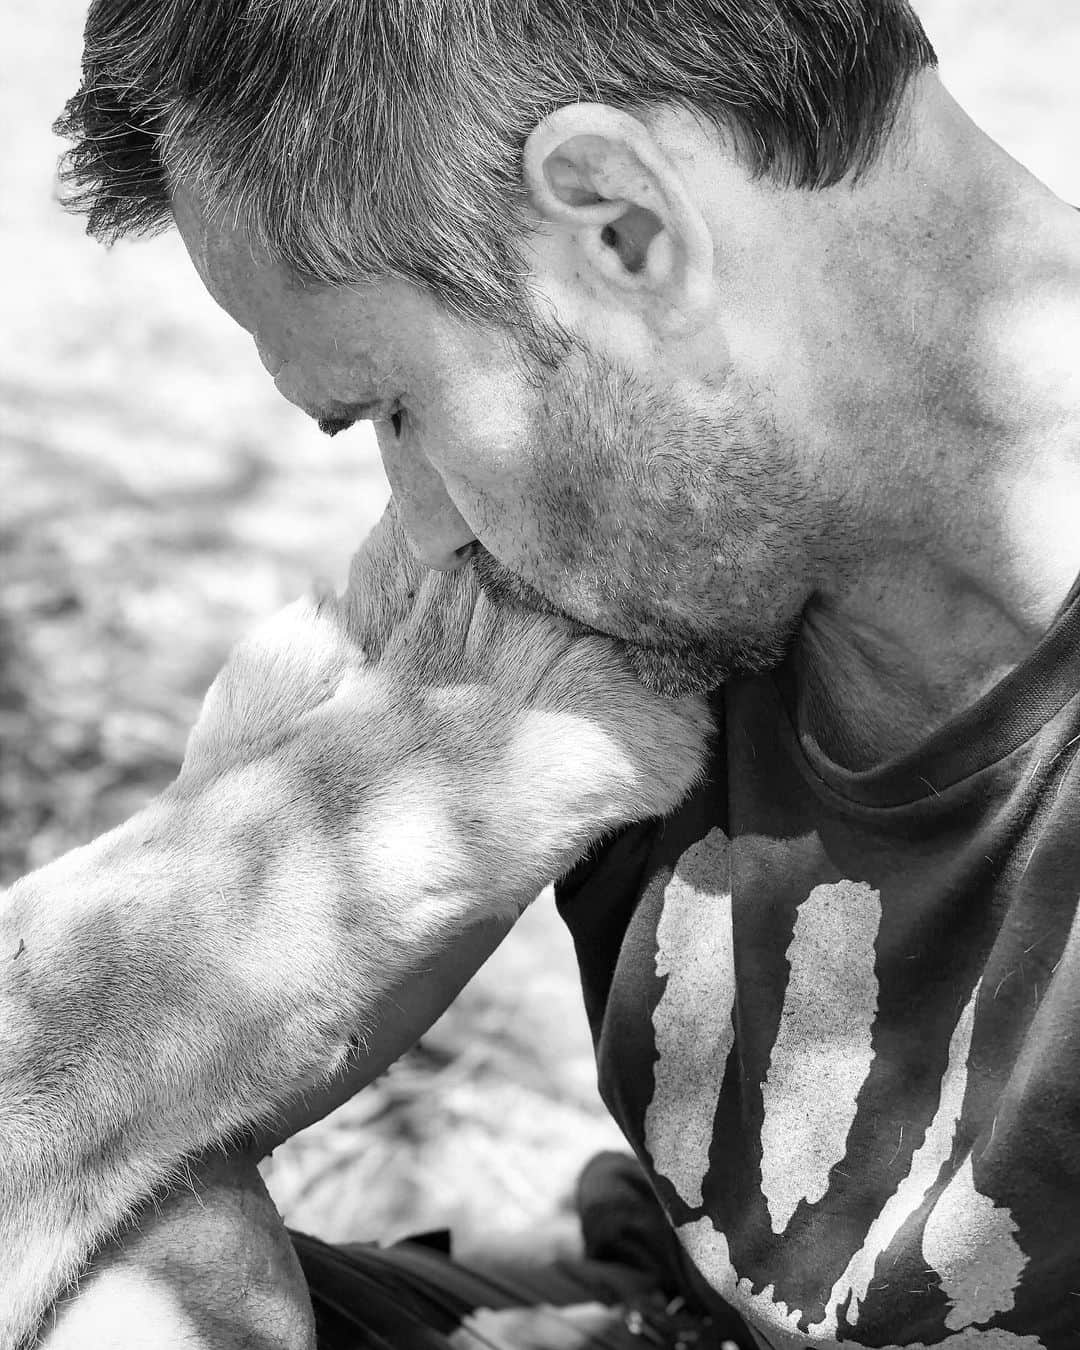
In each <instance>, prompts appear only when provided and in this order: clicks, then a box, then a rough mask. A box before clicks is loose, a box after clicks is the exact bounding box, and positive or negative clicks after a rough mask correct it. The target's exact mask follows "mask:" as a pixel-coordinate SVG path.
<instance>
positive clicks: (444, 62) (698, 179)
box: [60, 0, 933, 691]
mask: <svg viewBox="0 0 1080 1350" xmlns="http://www.w3.org/2000/svg"><path fill="white" fill-rule="evenodd" d="M932 64H933V53H932V51H931V49H930V47H929V44H928V43H927V41H926V39H925V37H924V35H923V33H922V30H921V28H920V27H919V25H918V22H917V21H916V20H915V18H914V16H913V15H912V13H911V11H910V10H909V8H908V7H907V5H906V4H904V3H902V0H895V2H893V0H742V2H740V3H735V0H714V3H711V4H683V3H678V2H677V0H673V3H671V4H670V5H654V4H648V5H646V4H638V3H630V4H626V3H600V2H598V3H585V4H582V3H580V0H573V3H570V2H569V0H567V2H566V3H551V4H533V3H519V2H518V0H514V2H513V3H509V2H508V3H498V2H497V0H488V2H487V3H476V2H475V0H457V2H456V3H454V4H451V5H446V4H439V5H435V4H433V3H430V0H428V2H427V3H425V2H424V0H411V2H410V0H377V2H376V0H316V2H315V3H311V2H310V0H304V3H300V0H281V3H274V4H270V3H263V2H262V0H223V2H222V3H219V4H215V5H212V6H208V5H201V4H197V3H194V0H190V2H189V0H176V3H173V4H170V5H162V4H160V3H154V2H153V0H109V3H104V2H103V0H99V2H98V3H96V4H94V5H93V6H92V7H91V12H90V18H89V21H88V25H87V42H86V53H85V59H84V76H85V78H84V84H83V87H82V89H81V90H80V92H79V94H77V95H76V96H75V98H73V99H72V100H71V102H70V103H69V105H68V108H67V110H66V114H65V117H64V119H62V122H61V124H60V126H61V129H62V130H63V131H64V132H65V133H66V134H68V135H69V136H72V137H74V138H75V140H76V148H75V150H74V152H73V154H72V156H71V158H70V160H69V164H68V177H69V182H71V183H72V184H73V185H74V186H75V187H76V188H77V189H79V195H78V196H77V197H76V201H77V202H78V203H79V204H80V205H81V207H82V209H85V210H88V212H89V215H90V227H91V229H92V230H93V231H94V232H95V233H97V234H98V235H99V236H101V237H104V238H110V237H115V236H116V235H118V234H121V233H124V232H127V231H129V230H132V229H146V228H151V227H154V226H156V225H160V224H168V223H169V222H170V221H171V220H172V219H173V218H175V221H176V223H177V225H178V226H179V228H180V231H181V233H182V235H183V237H184V241H185V243H186V245H187V247H188V250H189V252H190V253H191V255H192V258H193V260H194V262H195V264H196V266H197V267H198V269H199V272H200V275H201V276H202V278H203V280H204V282H205V283H206V285H207V286H208V287H209V289H210V290H211V292H212V293H213V294H214V295H215V297H216V298H217V299H218V300H219V302H220V303H221V304H222V305H223V306H224V307H225V308H226V309H227V310H228V312H229V313H231V314H232V315H233V317H234V318H236V319H237V321H238V322H240V323H242V324H243V325H244V326H245V327H247V328H248V329H249V330H250V331H251V332H252V333H253V335H254V337H255V339H256V342H257V345H258V347H259V351H260V354H261V356H262V358H263V360H264V363H265V364H266V366H267V368H268V370H269V371H270V372H271V373H272V374H273V376H274V378H275V381H276V383H277V384H278V387H279V389H280V390H281V391H282V393H284V394H285V395H286V396H287V397H289V398H290V399H292V400H293V401H294V402H296V403H298V404H299V405H300V406H301V407H304V408H305V409H306V410H307V411H309V412H311V413H312V414H313V415H314V416H316V417H319V418H320V419H322V420H323V421H324V424H325V425H326V427H327V429H329V430H334V429H336V428H338V427H340V426H342V425H343V424H347V423H349V422H350V421H353V420H356V419H358V418H360V417H363V416H374V417H375V418H376V419H377V423H378V428H379V441H380V448H381V450H382V453H383V458H384V462H385V465H386V469H387V474H388V477H389V479H390V482H391V485H392V487H393V489H394V493H395V497H396V498H397V500H398V503H399V508H400V510H401V513H402V518H403V520H404V523H405V525H406V527H407V529H408V530H409V532H410V534H411V536H412V538H413V541H414V544H415V546H416V547H417V550H418V552H419V553H420V556H421V557H423V558H424V559H425V560H426V561H428V562H429V563H430V564H431V565H433V566H443V567H447V566H453V565H456V564H457V563H458V562H459V561H460V560H461V559H462V557H463V556H464V553H463V550H464V549H465V546H467V545H468V544H469V543H470V541H472V540H473V539H478V540H479V541H480V544H481V545H482V546H483V547H482V549H481V550H480V554H479V556H478V557H475V558H474V565H475V566H477V567H478V570H479V571H480V572H481V575H482V576H483V578H484V580H485V583H486V584H487V585H488V586H489V587H490V588H491V589H493V590H499V591H503V592H510V593H514V594H517V595H518V596H519V597H520V598H522V599H524V600H526V601H527V602H531V603H534V604H546V605H550V606H552V607H554V608H556V609H560V610H563V611H565V612H567V613H569V614H571V615H572V616H574V617H575V618H577V619H578V620H579V621H581V622H583V623H585V624H586V625H588V626H591V627H595V628H598V629H600V630H601V631H605V632H609V633H612V634H613V635H615V636H616V637H619V638H621V639H623V640H624V641H625V642H626V643H627V644H628V650H629V651H630V654H631V657H632V659H633V660H634V662H635V664H636V666H637V668H638V670H639V672H640V673H641V674H642V676H643V678H645V679H646V681H647V682H649V683H651V684H653V685H654V687H658V688H663V689H666V690H670V691H676V690H681V689H688V688H702V687H706V686H708V685H711V684H715V683H717V682H719V681H720V680H722V679H723V678H724V677H725V675H726V674H728V673H729V672H730V671H732V670H734V669H746V668H755V667H760V666H763V665H769V664H773V663H775V662H776V661H777V660H778V659H779V658H780V657H781V655H782V653H783V651H784V649H785V647H786V645H787V643H788V641H789V639H790V637H791V635H792V633H793V631H794V629H795V627H796V625H797V622H798V618H799V614H800V612H801V610H802V608H803V606H804V605H805V603H806V601H807V599H808V597H809V595H810V594H811V593H812V591H813V590H814V588H815V586H816V585H818V584H819V583H821V582H822V581H823V580H824V579H825V578H826V576H829V575H835V573H836V571H837V569H839V568H841V567H842V566H843V565H844V561H845V558H846V554H847V552H848V551H849V549H850V544H851V540H850V531H849V530H848V529H847V526H846V525H845V523H844V519H843V516H844V509H845V502H844V500H843V491H842V490H841V489H842V481H843V479H842V475H839V474H834V475H833V476H832V477H830V476H829V475H825V476H824V477H823V476H822V474H821V472H820V469H821V466H820V463H819V462H818V461H817V460H816V459H815V455H816V453H817V447H816V446H815V447H814V448H813V452H812V453H808V452H807V450H806V448H805V447H804V446H803V445H801V444H800V438H799V431H800V428H799V419H798V417H795V416H793V415H792V409H793V407H794V405H795V404H797V403H798V402H799V400H800V399H801V398H802V397H803V391H802V390H801V388H799V386H798V383H797V382H796V384H795V385H794V386H793V387H792V389H791V390H789V391H786V392H784V393H783V394H782V395H779V394H778V393H777V389H776V383H777V381H776V380H775V379H774V375H776V374H777V372H776V365H777V362H776V356H775V348H776V344H777V343H778V342H779V343H780V344H781V346H782V343H783V341H784V334H783V333H782V332H778V331H777V327H778V325H777V323H776V322H775V320H774V317H773V315H772V314H771V313H770V300H771V297H770V296H769V295H768V294H767V291H768V285H767V283H766V285H765V287H764V288H763V286H762V276H763V271H762V268H763V262H764V264H765V271H766V273H767V271H768V259H764V260H763V259H762V258H761V257H756V258H751V255H752V254H753V253H754V252H755V249H757V250H758V251H760V245H761V243H762V241H765V242H766V244H767V246H768V247H770V248H771V247H773V246H775V245H776V244H777V243H778V242H779V241H778V238H777V230H778V228H779V224H780V222H782V219H783V212H782V211H780V212H779V213H778V212H776V211H773V212H772V214H771V215H770V223H769V228H768V230H766V231H764V232H763V233H760V232H759V234H758V235H757V236H756V241H755V235H754V234H753V232H747V233H743V234H742V235H740V234H739V232H738V231H732V232H730V233H729V234H728V235H727V236H726V237H725V236H724V235H723V234H722V232H721V231H720V230H719V228H718V225H719V223H720V222H722V221H723V220H724V219H725V215H726V214H728V213H730V212H731V211H732V210H733V209H734V207H733V205H732V203H733V202H735V201H736V199H738V198H739V195H740V193H741V194H742V198H743V200H744V201H745V200H748V199H747V197H746V194H747V193H748V192H751V191H752V192H753V193H754V194H756V196H755V201H761V200H764V199H766V198H769V197H770V195H771V196H772V197H775V199H776V200H778V201H779V200H782V198H783V197H784V196H786V195H787V194H797V195H799V196H800V197H805V196H808V195H809V194H810V193H811V192H812V191H813V190H815V189H822V188H829V187H831V186H832V185H836V184H841V183H842V184H845V185H850V184H852V183H857V182H859V181H860V179H861V176H862V175H864V174H865V173H866V172H867V171H868V170H871V169H872V166H873V163H874V159H875V156H876V154H877V152H878V150H879V148H880V146H881V145H882V143H883V142H884V141H885V140H886V139H887V138H888V136H889V133H890V130H891V128H892V125H893V121H894V118H895V116H896V113H897V109H898V107H899V105H900V103H901V100H902V97H903V94H904V91H905V88H906V87H907V85H908V83H909V81H910V79H911V78H912V76H913V75H914V74H915V73H916V72H918V71H919V70H920V69H922V68H924V67H926V66H928V65H932ZM733 175H734V176H733ZM824 195H826V196H827V195H828V194H824ZM755 209H756V208H755ZM740 249H742V250H743V251H744V252H745V254H746V258H742V257H740ZM744 264H745V265H744ZM751 271H752V272H753V273H754V281H753V286H752V287H751V286H750V285H749V284H748V276H749V273H750V272H751ZM780 275H781V273H780V271H779V270H778V271H777V273H776V276H777V282H778V284H781V283H780ZM740 277H741V281H740V280H739V278H740ZM733 278H734V280H733ZM743 283H747V284H743ZM751 293H752V294H753V297H754V299H753V303H751V302H750V301H749V300H748V297H749V296H750V295H751ZM817 293H818V291H817V290H815V291H814V294H817ZM752 310H754V311H760V312H761V313H766V314H768V315H769V317H767V318H766V319H765V320H764V322H763V324H761V325H759V326H761V327H763V328H764V329H767V330H768V331H769V338H770V342H771V344H772V346H773V349H774V351H773V354H772V355H771V356H770V359H769V360H758V359H757V355H756V348H757V337H756V334H755V327H754V320H753V316H752V314H751V311H752ZM776 312H777V313H780V312H781V311H780V310H779V309H778V310H777V311H776ZM770 325H771V327H770ZM826 326H827V325H826ZM802 340H803V342H804V345H805V341H806V338H805V334H804V335H803V338H802ZM777 378H779V377H777ZM781 383H782V381H781ZM807 398H808V400H809V401H810V402H812V401H813V391H810V392H809V393H808V394H807Z"/></svg>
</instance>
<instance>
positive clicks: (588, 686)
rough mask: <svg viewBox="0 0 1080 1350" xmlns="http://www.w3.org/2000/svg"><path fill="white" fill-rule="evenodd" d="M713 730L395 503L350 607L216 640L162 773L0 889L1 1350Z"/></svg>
mask: <svg viewBox="0 0 1080 1350" xmlns="http://www.w3.org/2000/svg"><path fill="white" fill-rule="evenodd" d="M709 730H710V722H709V717H708V713H707V710H706V707H705V705H704V704H703V703H702V702H701V701H699V700H696V699H688V700H681V701H669V700H666V699H662V698H658V697H656V696H655V695H652V694H649V693H648V692H647V691H646V690H645V689H644V688H643V686H642V685H640V684H639V683H638V682H637V681H636V680H635V678H634V677H633V675H632V674H631V673H630V671H629V669H628V667H627V665H626V664H625V662H624V660H623V658H622V656H621V654H620V652H619V650H618V647H617V645H616V644H615V643H614V642H613V641H609V640H608V639H605V638H602V637H598V636H595V635H584V634H582V633H581V632H579V631H578V630H576V629H575V628H574V627H573V626H572V625H571V624H569V623H568V622H566V621H563V620H560V619H558V618H554V617H551V616H547V615H539V614H534V613H530V612H528V611H526V610H524V609H520V608H517V607H516V606H513V605H505V606H502V605H495V604H493V603H492V602H491V601H490V600H488V598H487V597H486V595H484V594H483V593H482V592H481V591H480V589H479V587H478V585H477V582H476V579H475V577H474V576H473V574H472V572H471V569H468V568H466V569H465V570H463V571H460V572H457V573H454V574H449V575H444V574H439V573H430V572H426V571H425V570H424V569H422V568H421V567H419V566H418V565H417V564H416V563H415V562H414V561H413V560H412V558H411V556H410V554H409V551H408V549H407V547H406V545H405V543H404V541H403V536H402V533H401V530H400V528H399V525H398V523H397V519H396V517H395V515H394V512H393V509H392V508H391V509H390V510H389V511H388V512H387V515H386V516H385V517H384V518H383V520H382V522H381V523H380V525H379V526H378V527H377V528H376V529H375V531H374V532H373V534H372V535H371V537H370V538H369V540H368V541H367V543H366V544H365V545H364V547H363V548H362V549H361V550H360V552H359V553H358V554H357V556H356V558H355V559H354V562H353V567H352V572H351V577H350V583H349V587H348V589H347V591H346V593H345V594H344V595H343V596H341V597H335V596H333V595H327V596H324V597H323V598H321V599H318V600H302V601H299V602H297V603H295V604H293V605H291V606H289V607H288V608H287V609H286V610H285V611H283V612H282V613H281V614H279V615H278V616H277V617H276V618H274V619H272V620H270V621H269V622H268V623H266V624H265V625H264V626H263V627H262V628H261V629H259V630H258V631H257V632H255V633H254V634H253V635H252V636H251V637H250V638H249V639H248V640H247V641H245V642H242V643H241V644H240V645H239V646H238V647H237V648H236V650H235V651H234V652H233V654H232V656H231V657H230V659H229V661H228V663H227V665H226V666H225V668H224V670H223V671H222V672H221V674H220V675H219V676H218V677H217V679H216V680H215V682H214V684H213V686H212V687H211V689H210V691H209V693H208V694H207V697H206V701H205V703H204V706H203V709H202V713H201V715H200V717H199V720H198V722H197V724H196V726H195V727H194V729H193V730H192V733H191V736H190V739H189V742H188V746H187V751H186V754H185V758H184V762H183V766H182V768H181V771H180V774H179V776H178V777H177V779H176V781H175V782H174V783H173V784H172V785H171V786H170V787H169V788H168V789H167V790H166V791H165V792H164V793H163V794H162V795H161V796H160V797H159V798H157V799H156V800H155V801H153V802H152V803H151V804H150V805H149V806H148V807H147V808H146V809H145V810H143V811H142V812H140V813H139V814H138V815H136V816H135V817H133V818H132V819H131V820H129V821H128V822H127V823H126V824H124V825H122V826H120V827H119V828H118V829H116V830H114V831H112V832H111V833H109V834H106V835H104V836H103V837H101V838H100V839H97V840H95V841H94V842H93V843H91V844H89V845H88V846H86V847H85V848H80V849H76V850H74V851H73V852H71V853H69V854H67V855H65V856H64V857H62V858H60V859H58V860H57V861H56V862H54V863H52V864H50V865H49V866H47V867H44V868H42V869H40V870H39V871H38V872H35V873H33V874H31V875H30V876H28V877H26V878H24V879H23V880H22V881H20V882H19V883H17V885H16V886H15V887H14V888H13V889H12V890H11V891H10V892H9V893H8V894H7V895H5V896H4V897H3V898H2V899H0V1271H2V1272H3V1276H2V1278H0V1350H15V1347H17V1346H18V1345H19V1344H20V1342H21V1341H22V1339H23V1338H24V1337H25V1336H27V1335H28V1334H30V1333H31V1331H32V1329H33V1328H34V1326H35V1324H36V1322H37V1319H38V1318H39V1317H40V1316H41V1315H42V1313H43V1312H44V1310H45V1308H46V1307H47V1305H48V1304H49V1302H50V1301H51V1300H52V1299H54V1298H55V1297H56V1296H57V1294H58V1292H59V1291H60V1290H61V1288H62V1287H63V1286H64V1285H65V1283H66V1282H67V1281H69V1280H70V1279H71V1278H72V1277H73V1276H75V1275H76V1274H77V1272H78V1271H79V1269H80V1268H81V1266H82V1264H83V1263H84V1262H85V1261H86V1259H87V1258H88V1256H89V1255H90V1254H91V1252H92V1250H93V1247H94V1245H95V1244H96V1243H97V1242H99V1241H100V1240H101V1239H102V1238H103V1237H104V1236H105V1235H106V1234H108V1233H109V1232H110V1231H111V1230H113V1229H114V1228H115V1227H116V1226H117V1225H118V1224H120V1223H121V1222H122V1221H123V1220H124V1218H125V1216H126V1215H128V1214H130V1212H131V1211H132V1210H133V1208H134V1207H135V1206H136V1205H137V1204H138V1203H139V1202H140V1201H141V1200H143V1199H144V1198H145V1197H147V1196H148V1195H150V1194H151V1193H152V1192H153V1191H154V1190H155V1189H156V1188H159V1187H161V1186H162V1185H163V1184H164V1183H167V1182H169V1181H171V1180H175V1179H177V1178H179V1177H182V1175H183V1166H184V1160H185V1159H186V1158H188V1157H190V1156H192V1155H194V1154H197V1153H201V1152H202V1151H203V1150H205V1149H206V1148H207V1147H210V1146H213V1145H215V1144H226V1143H228V1142H230V1141H234V1140H236V1139H237V1138H238V1137H240V1135H241V1133H242V1132H243V1131H244V1130H245V1129H247V1128H248V1127H251V1126H254V1125H257V1124H261V1123H266V1122H268V1121H270V1120H272V1119H273V1118H274V1116H275V1113H276V1112H277V1111H278V1110H279V1109H280V1108H281V1106H282V1104H283V1103H284V1102H285V1100H286V1099H287V1097H288V1096H289V1093H290V1090H291V1089H293V1088H295V1086H296V1085H297V1084H301V1083H305V1082H306V1083H310V1082H311V1081H312V1080H313V1079H314V1078H316V1077H317V1076H318V1075H320V1074H322V1075H324V1076H325V1078H326V1079H329V1078H330V1077H331V1076H332V1075H334V1074H335V1072H336V1071H338V1070H339V1069H340V1068H341V1067H342V1065H343V1064H344V1062H345V1060H346V1057H347V1052H348V1048H349V1044H350V1042H351V1041H353V1042H355V1040H356V1038H357V1037H358V1036H359V1037H361V1038H362V1037H363V1036H364V1034H365V1032H366V1031H368V1030H370V1028H371V1027H372V1026H373V1025H374V1023H375V1020H376V1019H377V1018H378V1016H379V1011H380V995H381V993H382V992H383V991H385V990H387V989H388V988H389V987H390V986H391V985H393V984H394V983H396V982H397V981H399V980H401V979H402V978H403V977H405V976H407V975H410V974H411V975H413V976H414V977H415V976H417V975H418V974H419V972H421V971H422V970H423V968H424V967H425V965H426V964H427V963H429V962H430V960H431V959H432V957H433V956H434V954H435V953H436V952H437V951H438V950H439V947H440V944H442V943H444V942H445V941H446V939H447V937H448V935H450V934H452V933H453V932H455V931H457V930H460V929H461V928H462V927H463V926H466V925H471V924H473V923H476V922H479V921H482V920H483V919H484V918H485V917H486V916H492V915H508V914H509V915H513V914H516V913H518V912H520V910H521V909H522V908H523V907H524V906H526V905H527V904H528V903H529V902H530V901H531V900H532V899H533V897H534V896H535V895H536V894H537V893H538V892H539V891H540V890H541V889H542V888H543V887H544V885H545V884H546V883H548V882H549V881H551V880H552V879H553V878H554V877H556V876H557V875H559V874H560V873H562V872H563V871H565V870H566V869H567V868H569V867H570V866H571V865H572V864H573V863H574V862H575V861H576V860H577V859H578V858H579V857H580V856H581V855H582V853H583V852H584V851H585V850H586V849H587V848H588V847H589V845H590V844H591V843H592V842H593V841H595V840H596V839H598V838H599V837H600V836H602V835H603V834H605V833H606V832H608V831H610V830H612V829H614V828H616V827H618V826H620V825H622V824H623V823H625V822H628V821H631V820H636V819H642V818H646V817H649V816H653V815H657V814H663V813H666V812H668V811H670V810H673V809H674V808H675V806H676V805H677V804H678V802H679V801H680V799H681V798H682V797H683V795H684V794H685V793H686V791H687V790H688V789H689V788H690V787H691V786H692V784H693V783H694V782H695V781H696V780H697V779H698V778H699V776H700V773H701V772H702V765H703V762H704V759H703V756H704V748H705V742H706V739H707V737H708V734H709Z"/></svg>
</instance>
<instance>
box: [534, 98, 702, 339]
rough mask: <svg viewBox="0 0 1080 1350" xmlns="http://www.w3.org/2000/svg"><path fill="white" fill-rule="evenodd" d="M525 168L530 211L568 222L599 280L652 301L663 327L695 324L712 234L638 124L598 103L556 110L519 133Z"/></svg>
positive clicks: (682, 329) (671, 329)
mask: <svg viewBox="0 0 1080 1350" xmlns="http://www.w3.org/2000/svg"><path fill="white" fill-rule="evenodd" d="M523 172H524V176H525V181H526V186H527V188H528V189H529V193H530V196H531V199H532V201H533V204H534V206H535V207H536V209H537V210H538V211H539V212H540V213H541V215H543V216H544V218H545V219H547V220H549V221H552V222H556V223H558V224H561V225H566V226H571V227H573V228H574V229H575V230H576V232H577V234H578V242H579V245H580V248H581V250H582V252H583V253H584V255H585V257H586V258H587V259H588V261H589V263H590V264H591V266H592V267H593V268H594V269H595V271H597V272H598V273H599V274H600V275H601V276H602V277H603V278H604V279H605V281H607V282H608V283H609V284H610V285H611V286H613V287H615V288H618V289H619V290H622V291H625V292H631V293H633V292H636V293H638V294H640V295H642V296H643V297H644V298H645V299H647V300H652V301H653V305H652V309H653V311H654V313H653V321H654V324H655V326H656V328H657V329H658V330H659V331H660V332H661V333H663V334H665V335H677V334H680V333H682V334H686V333H689V332H692V331H694V330H696V329H697V328H699V327H700V326H701V325H702V324H703V322H704V321H705V319H706V317H707V315H708V314H709V313H710V312H711V308H712V303H713V244H712V235H711V234H710V232H709V229H708V226H707V225H706V223H705V220H704V218H703V217H702V215H701V212H700V211H699V210H698V207H697V205H696V203H695V202H694V201H693V199H692V198H691V196H690V194H689V193H688V191H687V189H686V185H685V184H684V182H683V181H682V178H681V177H680V175H679V173H678V171H677V170H676V168H675V166H674V165H673V164H672V163H671V161H670V160H669V159H668V157H667V156H666V155H665V154H664V153H663V151H662V150H661V149H660V147H659V146H658V145H657V144H656V142H655V141H654V139H653V137H652V135H651V133H650V132H649V130H648V129H647V128H646V127H645V125H644V124H643V123H642V122H640V121H639V120H638V119H637V118H636V117H632V116H630V114H629V113H624V112H620V111H619V110H618V109H616V108H610V107H608V106H607V105H606V104H603V103H571V104H567V105H565V106H564V107H562V108H557V109H556V110H555V111H554V112H552V113H550V114H549V115H548V116H547V117H545V118H544V119H543V120H542V121H541V122H539V123H538V124H537V126H536V127H534V128H533V131H532V133H531V134H530V136H529V138H528V140H527V141H526V143H525V147H524V152H523Z"/></svg>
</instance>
